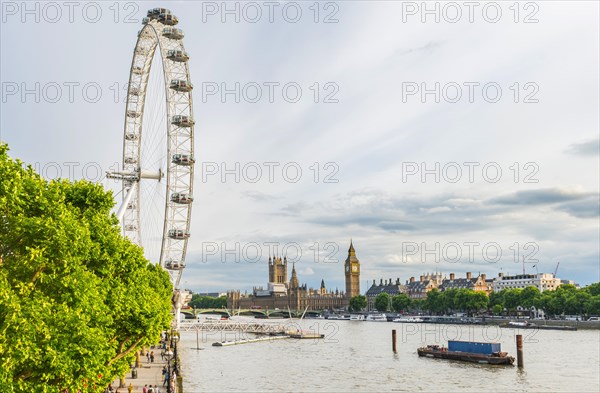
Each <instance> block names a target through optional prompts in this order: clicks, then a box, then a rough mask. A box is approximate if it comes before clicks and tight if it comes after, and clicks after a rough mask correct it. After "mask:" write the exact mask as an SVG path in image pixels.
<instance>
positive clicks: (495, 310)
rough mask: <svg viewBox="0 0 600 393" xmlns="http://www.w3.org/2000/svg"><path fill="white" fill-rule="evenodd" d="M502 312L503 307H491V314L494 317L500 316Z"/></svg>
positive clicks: (498, 305) (497, 305)
mask: <svg viewBox="0 0 600 393" xmlns="http://www.w3.org/2000/svg"><path fill="white" fill-rule="evenodd" d="M502 310H503V307H502V306H501V305H500V304H494V306H493V307H492V313H494V315H500V314H502Z"/></svg>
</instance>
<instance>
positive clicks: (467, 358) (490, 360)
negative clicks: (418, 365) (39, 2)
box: [417, 348, 515, 366]
mask: <svg viewBox="0 0 600 393" xmlns="http://www.w3.org/2000/svg"><path fill="white" fill-rule="evenodd" d="M417 353H418V354H419V356H424V357H432V358H437V359H447V360H460V361H463V362H471V363H480V364H498V365H509V366H510V365H511V364H513V363H514V361H515V358H514V357H512V356H493V355H484V354H480V353H468V352H453V351H436V350H431V349H427V348H419V349H417Z"/></svg>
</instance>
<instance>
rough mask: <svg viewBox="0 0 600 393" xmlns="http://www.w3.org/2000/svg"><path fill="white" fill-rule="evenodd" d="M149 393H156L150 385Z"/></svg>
mask: <svg viewBox="0 0 600 393" xmlns="http://www.w3.org/2000/svg"><path fill="white" fill-rule="evenodd" d="M148 393H154V389H153V388H152V385H150V386H149V387H148Z"/></svg>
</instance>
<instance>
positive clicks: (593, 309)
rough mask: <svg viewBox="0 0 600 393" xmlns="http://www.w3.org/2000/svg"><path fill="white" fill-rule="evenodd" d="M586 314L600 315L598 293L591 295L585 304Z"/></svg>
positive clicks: (599, 296)
mask: <svg viewBox="0 0 600 393" xmlns="http://www.w3.org/2000/svg"><path fill="white" fill-rule="evenodd" d="M585 311H586V313H587V314H588V315H600V295H596V296H592V297H591V298H590V300H589V301H588V302H587V304H586V305H585Z"/></svg>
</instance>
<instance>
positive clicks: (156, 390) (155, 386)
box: [154, 385, 160, 393]
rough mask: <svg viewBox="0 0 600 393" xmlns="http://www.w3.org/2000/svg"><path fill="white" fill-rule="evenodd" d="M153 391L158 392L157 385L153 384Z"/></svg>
mask: <svg viewBox="0 0 600 393" xmlns="http://www.w3.org/2000/svg"><path fill="white" fill-rule="evenodd" d="M154 393H160V390H158V385H154Z"/></svg>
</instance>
